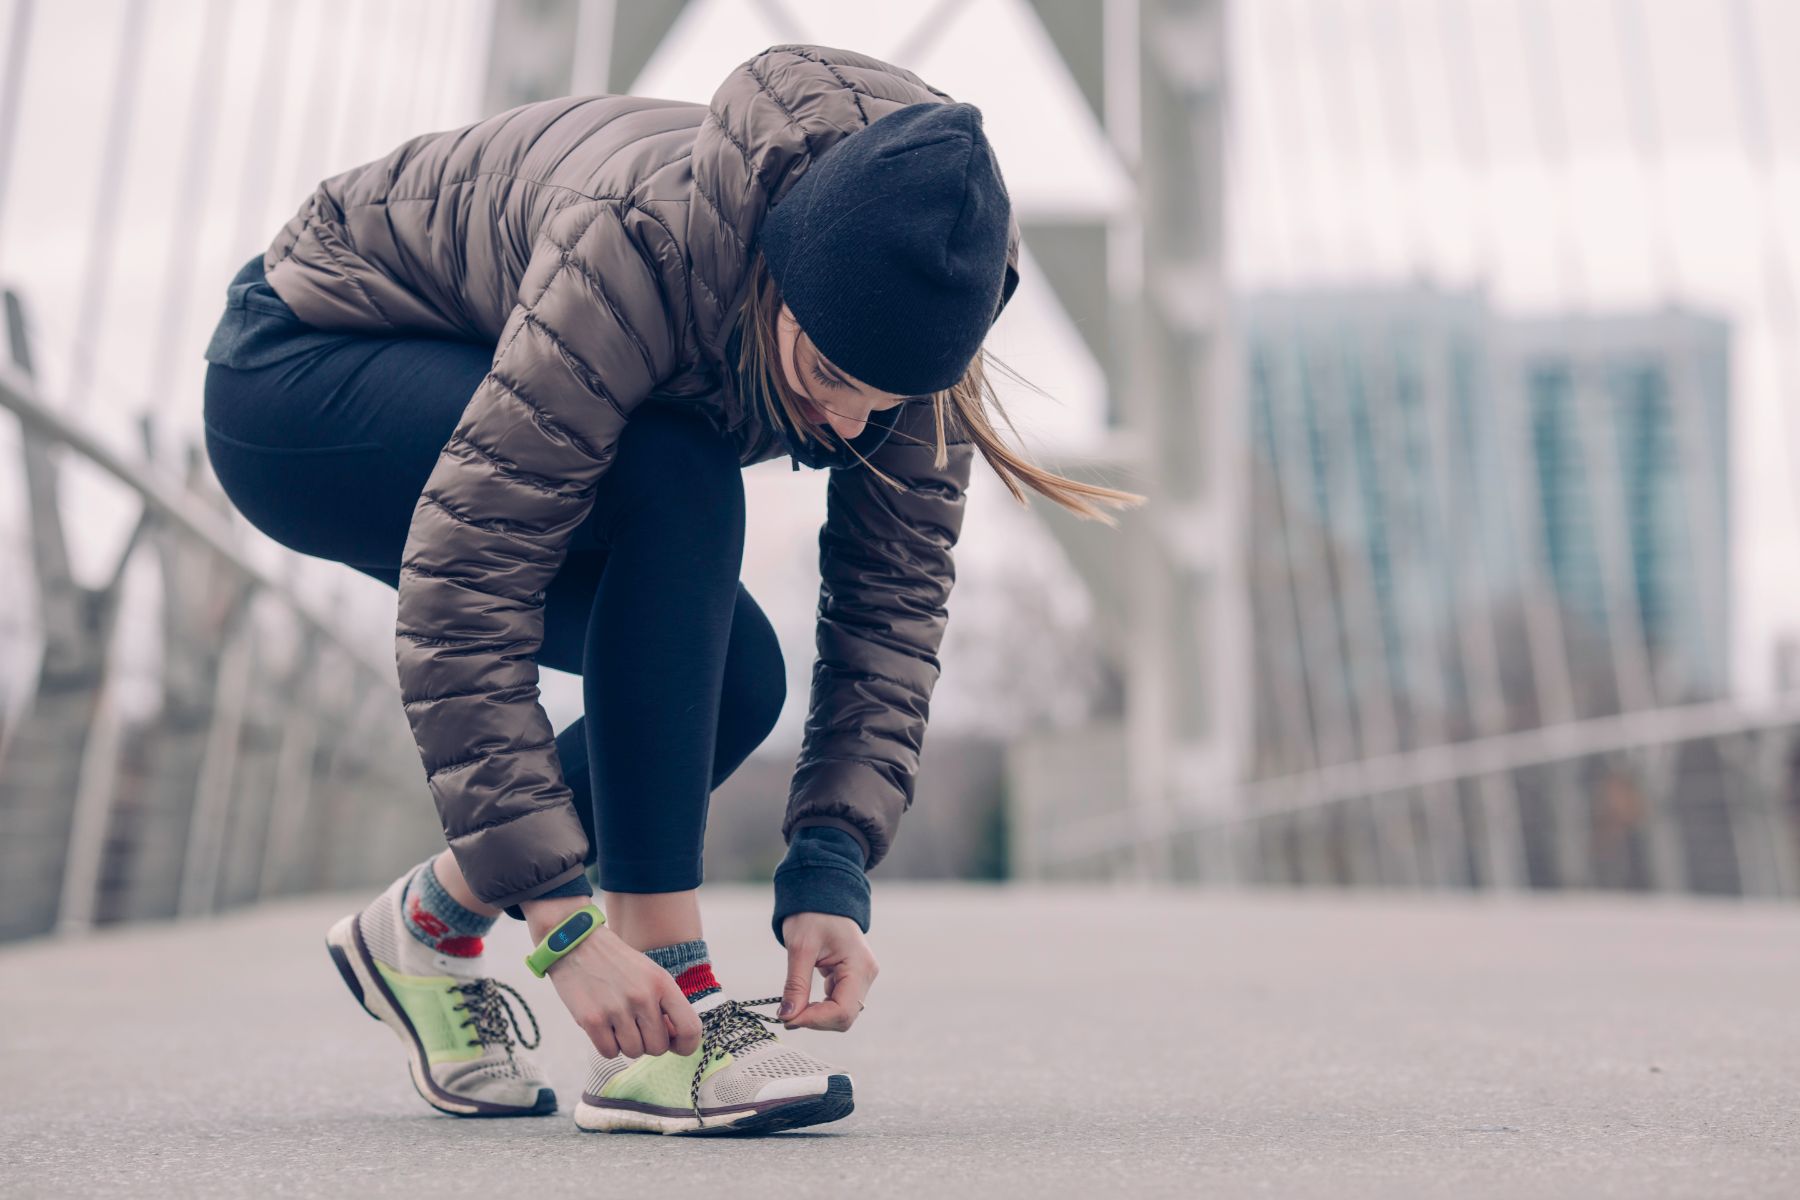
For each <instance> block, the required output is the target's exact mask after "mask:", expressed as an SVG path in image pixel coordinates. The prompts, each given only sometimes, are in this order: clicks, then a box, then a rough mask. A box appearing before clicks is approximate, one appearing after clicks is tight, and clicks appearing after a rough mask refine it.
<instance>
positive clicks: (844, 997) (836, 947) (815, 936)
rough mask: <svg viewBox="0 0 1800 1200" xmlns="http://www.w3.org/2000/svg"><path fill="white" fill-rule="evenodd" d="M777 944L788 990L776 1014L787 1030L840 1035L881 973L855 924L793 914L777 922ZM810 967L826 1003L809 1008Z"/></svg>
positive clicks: (834, 917) (810, 914) (832, 917)
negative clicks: (820, 980)
mask: <svg viewBox="0 0 1800 1200" xmlns="http://www.w3.org/2000/svg"><path fill="white" fill-rule="evenodd" d="M781 940H782V943H783V944H784V945H786V946H787V952H788V974H787V987H785V988H784V989H782V993H781V1009H780V1011H779V1012H777V1013H776V1014H775V1015H776V1016H778V1017H780V1018H781V1019H782V1020H783V1021H784V1022H786V1024H787V1028H789V1029H834V1030H837V1031H839V1032H842V1031H843V1030H846V1029H848V1028H850V1026H851V1025H853V1024H855V1023H856V1018H857V1016H858V1015H860V1014H861V1012H862V1010H863V997H865V996H867V995H868V994H869V986H870V985H871V984H873V983H874V982H875V976H877V975H879V974H880V973H881V968H880V967H879V966H877V965H876V963H875V952H874V951H872V950H870V949H869V941H868V939H867V938H865V937H864V936H863V931H862V929H861V928H860V927H859V926H858V925H857V924H856V922H855V921H852V920H851V919H850V918H849V917H840V916H837V915H836V914H835V913H816V912H800V913H794V914H792V915H790V916H789V917H788V918H787V919H786V920H784V921H782V923H781ZM815 968H816V969H817V970H818V972H819V974H821V975H823V976H824V977H825V999H823V1000H821V1001H819V1002H818V1003H817V1004H812V1003H809V1001H810V1000H811V999H812V974H813V970H814V969H815Z"/></svg>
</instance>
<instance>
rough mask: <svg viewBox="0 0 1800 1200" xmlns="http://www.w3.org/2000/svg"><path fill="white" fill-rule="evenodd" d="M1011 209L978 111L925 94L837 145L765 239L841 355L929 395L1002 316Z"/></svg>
mask: <svg viewBox="0 0 1800 1200" xmlns="http://www.w3.org/2000/svg"><path fill="white" fill-rule="evenodd" d="M1011 217H1012V201H1011V199H1010V197H1008V195H1007V192H1006V184H1005V181H1004V180H1002V179H1001V177H1000V168H999V165H998V164H997V163H996V162H995V161H994V154H993V150H992V148H991V147H990V146H989V144H988V140H987V137H986V135H985V134H983V132H982V128H981V110H980V109H978V108H976V107H975V106H974V105H973V104H958V103H943V102H938V101H924V102H922V103H919V104H909V105H907V106H906V107H904V108H898V109H895V110H894V111H893V112H891V113H889V114H888V115H887V116H885V117H881V118H879V119H878V120H876V121H874V122H871V123H870V124H868V125H866V126H864V127H863V128H861V129H859V130H857V131H856V132H854V133H851V134H847V135H845V136H844V137H843V138H840V139H839V140H838V141H837V142H835V143H834V144H832V145H831V146H830V147H828V148H827V149H826V150H825V152H824V153H823V154H820V155H819V156H818V157H817V158H815V159H814V160H813V161H812V163H811V164H810V165H809V166H808V167H807V170H806V172H805V174H803V175H801V177H800V178H799V179H798V180H796V181H795V182H794V185H793V186H792V187H791V188H789V189H788V191H787V193H786V194H785V195H783V196H782V198H781V200H780V202H779V203H777V204H775V205H774V206H772V207H771V208H770V209H769V210H768V212H767V213H766V214H765V215H764V216H763V221H762V226H761V228H760V229H759V230H758V232H757V242H758V244H759V245H760V246H761V248H762V252H763V256H764V258H766V259H767V260H768V263H769V271H770V274H771V275H773V276H774V278H775V282H776V284H777V286H779V287H780V289H781V297H782V299H783V300H784V301H786V302H787V306H788V308H789V309H790V310H791V311H792V312H793V314H794V316H795V317H796V318H797V319H798V320H799V322H800V327H801V328H802V329H804V330H805V331H806V335H807V337H808V338H809V339H811V341H812V343H813V344H814V345H815V346H817V347H818V348H819V352H820V353H822V354H823V355H824V356H825V357H826V358H827V359H829V360H830V361H831V362H832V364H833V365H835V366H837V367H839V368H841V369H842V370H844V371H846V372H848V373H849V375H850V376H851V377H852V378H854V379H857V380H859V381H861V382H862V383H865V384H867V385H868V386H870V387H872V388H878V389H880V390H881V391H884V392H893V393H895V394H897V395H907V396H911V395H925V394H928V393H931V392H936V391H942V390H943V389H945V388H948V387H951V386H953V385H954V384H955V383H956V382H957V381H958V380H960V379H961V378H962V377H963V374H964V373H965V372H966V371H967V370H968V367H969V363H970V362H972V361H973V360H974V358H975V355H976V354H977V353H978V352H979V351H980V350H981V343H982V340H983V339H984V338H985V337H986V336H987V332H988V329H989V327H990V326H992V325H993V323H994V319H995V318H996V317H998V316H999V315H1000V309H1001V307H1002V306H1003V305H1004V303H1005V300H1006V298H1007V295H1009V294H1010V293H1006V294H1003V285H1005V284H1006V283H1007V282H1008V279H1007V271H1006V242H1007V233H1008V228H1009V224H1010V221H1011ZM1015 278H1016V277H1015Z"/></svg>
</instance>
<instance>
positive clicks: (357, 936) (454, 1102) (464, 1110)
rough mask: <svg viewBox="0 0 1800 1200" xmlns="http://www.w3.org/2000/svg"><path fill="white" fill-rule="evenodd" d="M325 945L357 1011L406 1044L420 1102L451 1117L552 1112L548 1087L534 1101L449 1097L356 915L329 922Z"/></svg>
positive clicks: (553, 1100)
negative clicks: (437, 1080) (378, 967)
mask: <svg viewBox="0 0 1800 1200" xmlns="http://www.w3.org/2000/svg"><path fill="white" fill-rule="evenodd" d="M325 948H326V949H327V950H328V951H330V952H331V961H332V962H333V963H335V964H336V965H337V969H338V974H339V975H341V976H342V977H343V980H344V986H345V987H347V988H349V989H350V994H351V995H352V996H355V997H356V1002H357V1004H359V1005H361V1006H362V1010H363V1011H364V1012H366V1013H368V1014H369V1015H370V1016H371V1017H374V1018H375V1019H376V1020H377V1021H380V1022H381V1023H382V1024H383V1025H386V1026H387V1027H388V1028H389V1029H391V1030H393V1031H394V1032H395V1033H396V1034H398V1035H399V1036H400V1040H401V1041H402V1042H404V1043H406V1054H407V1068H408V1071H407V1073H408V1074H409V1075H410V1076H411V1078H412V1084H413V1090H415V1091H416V1092H418V1093H419V1098H420V1099H422V1100H424V1101H425V1103H427V1104H429V1105H431V1107H433V1108H435V1109H437V1110H438V1111H439V1112H446V1113H449V1114H450V1115H451V1116H453V1117H541V1116H547V1115H549V1114H551V1113H554V1112H555V1111H556V1092H555V1090H554V1089H552V1088H539V1089H538V1094H537V1100H536V1101H535V1102H534V1103H532V1104H529V1105H518V1104H500V1103H497V1102H495V1101H492V1100H474V1099H470V1098H469V1097H467V1096H453V1095H451V1094H450V1093H449V1092H446V1091H444V1090H443V1089H442V1088H440V1087H438V1086H437V1084H436V1083H434V1082H432V1079H431V1076H430V1074H429V1073H428V1072H427V1071H426V1070H425V1064H426V1057H425V1045H424V1043H423V1042H421V1041H420V1040H419V1034H418V1031H417V1030H416V1029H414V1028H413V1024H412V1022H411V1021H409V1020H407V1017H406V1011H405V1010H404V1009H402V1008H401V1007H400V1002H399V1001H398V1000H396V999H395V998H394V994H393V992H391V991H389V990H388V986H387V983H386V981H385V980H383V979H382V978H381V973H380V972H379V971H377V970H376V969H375V959H374V956H372V955H371V954H370V953H369V947H368V943H366V942H364V941H363V936H362V917H361V914H359V913H351V914H349V915H348V916H346V917H344V918H343V919H342V920H340V921H339V922H338V923H337V924H335V925H333V926H332V927H331V930H330V931H329V932H328V933H326V935H325Z"/></svg>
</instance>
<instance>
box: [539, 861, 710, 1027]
mask: <svg viewBox="0 0 1800 1200" xmlns="http://www.w3.org/2000/svg"><path fill="white" fill-rule="evenodd" d="M588 903H591V901H589V900H588V899H587V898H586V897H582V896H557V897H552V898H550V899H545V900H526V901H524V902H523V903H521V904H520V906H519V907H520V908H521V909H522V910H523V911H524V913H525V924H526V925H527V927H529V928H530V930H531V940H532V944H534V945H535V944H536V943H538V942H540V941H542V940H543V939H544V935H546V934H547V933H549V932H550V931H551V930H552V929H555V928H556V926H557V925H558V924H559V923H561V922H562V920H563V919H564V918H565V917H567V916H568V915H569V914H570V913H572V912H574V911H575V910H576V909H579V908H580V907H582V905H584V904H588ZM545 975H546V977H547V978H548V979H549V980H550V982H551V983H552V984H553V985H555V987H556V994H557V995H558V996H559V997H561V998H562V1002H563V1006H564V1007H565V1008H567V1009H568V1010H569V1015H570V1016H572V1017H574V1018H575V1023H576V1024H577V1025H579V1026H581V1030H582V1032H583V1033H585V1034H587V1036H588V1040H589V1041H591V1042H593V1043H594V1049H596V1050H598V1051H599V1052H600V1053H601V1054H602V1055H604V1056H605V1057H607V1058H612V1057H614V1056H616V1055H620V1054H623V1055H625V1056H626V1057H628V1058H636V1057H638V1056H639V1055H641V1054H662V1053H664V1052H666V1051H668V1050H670V1049H673V1050H674V1051H675V1052H676V1053H677V1054H692V1053H693V1052H694V1051H696V1050H698V1049H699V1048H700V1018H699V1017H698V1016H696V1015H695V1013H694V1006H693V1005H692V1004H689V1003H688V1001H687V998H686V997H685V996H683V995H682V994H681V989H680V988H679V987H677V986H675V977H674V976H673V975H670V974H669V973H668V971H666V970H664V969H663V968H662V967H660V966H658V965H657V964H656V963H653V962H651V961H650V960H649V959H648V958H647V957H645V956H644V954H643V952H642V951H640V950H634V949H633V948H632V947H630V946H628V945H626V944H625V941H624V939H622V938H620V937H619V935H618V934H616V933H614V932H613V931H612V930H611V929H609V928H607V927H606V926H605V925H602V926H600V928H598V929H596V930H594V932H592V933H590V934H588V936H587V937H586V938H584V939H582V942H581V944H580V945H578V946H576V947H575V949H573V950H571V951H570V952H569V953H567V954H565V955H563V956H562V957H561V958H559V959H557V960H556V962H554V963H552V964H551V966H550V969H549V970H548V971H547V972H545Z"/></svg>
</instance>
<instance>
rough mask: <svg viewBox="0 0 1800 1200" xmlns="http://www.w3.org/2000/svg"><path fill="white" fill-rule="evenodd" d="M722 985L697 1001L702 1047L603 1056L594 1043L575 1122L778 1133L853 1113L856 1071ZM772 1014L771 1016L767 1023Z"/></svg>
mask: <svg viewBox="0 0 1800 1200" xmlns="http://www.w3.org/2000/svg"><path fill="white" fill-rule="evenodd" d="M779 1003H781V997H779V996H775V997H771V998H770V999H767V1000H744V1001H737V1000H731V999H729V998H728V997H727V996H726V994H725V993H724V992H714V993H713V994H712V995H710V996H703V997H701V998H700V999H699V1000H696V1001H694V1011H695V1012H697V1013H698V1014H699V1015H700V1030H701V1038H700V1048H699V1049H698V1050H696V1051H694V1053H692V1054H677V1053H675V1052H674V1051H673V1050H671V1051H669V1052H668V1053H667V1054H645V1055H641V1056H639V1057H638V1058H635V1059H633V1058H627V1057H625V1056H624V1055H619V1056H618V1057H617V1058H602V1057H601V1056H600V1052H599V1051H597V1050H594V1049H592V1048H591V1047H590V1048H589V1050H588V1065H589V1069H588V1079H587V1086H586V1087H585V1088H584V1089H583V1090H582V1093H581V1103H580V1104H578V1105H576V1106H575V1124H576V1125H578V1126H580V1127H581V1128H582V1129H585V1130H588V1131H590V1132H593V1133H620V1132H625V1131H638V1132H642V1133H700V1134H710V1133H769V1132H772V1131H774V1130H777V1129H795V1128H798V1127H799V1126H802V1125H820V1124H823V1123H824V1122H826V1121H835V1120H837V1119H839V1118H840V1117H845V1116H848V1115H849V1114H850V1110H851V1108H852V1107H854V1106H853V1104H852V1102H851V1089H850V1076H849V1074H848V1073H847V1072H845V1071H841V1070H839V1069H838V1068H836V1067H833V1066H831V1065H829V1064H827V1063H823V1062H820V1061H819V1060H818V1059H816V1058H814V1057H812V1056H811V1055H810V1054H803V1053H801V1052H800V1051H798V1050H796V1049H794V1048H793V1047H792V1046H788V1045H785V1044H784V1043H783V1042H782V1041H781V1040H780V1039H779V1038H777V1037H776V1036H775V1035H774V1033H772V1032H770V1030H769V1029H768V1027H767V1026H768V1025H779V1024H781V1022H780V1021H779V1020H777V1019H776V1018H774V1017H771V1016H768V1015H766V1014H764V1013H759V1012H752V1011H750V1006H751V1005H762V1004H779ZM765 1023H766V1024H765Z"/></svg>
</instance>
